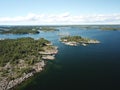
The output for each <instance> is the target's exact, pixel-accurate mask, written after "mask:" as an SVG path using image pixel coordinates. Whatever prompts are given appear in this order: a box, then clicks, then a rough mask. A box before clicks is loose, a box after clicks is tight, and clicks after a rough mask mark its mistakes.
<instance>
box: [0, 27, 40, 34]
mask: <svg viewBox="0 0 120 90" xmlns="http://www.w3.org/2000/svg"><path fill="white" fill-rule="evenodd" d="M0 33H1V34H38V33H39V31H38V30H35V29H26V28H24V29H21V28H13V29H10V30H6V31H5V30H2V31H1V32H0Z"/></svg>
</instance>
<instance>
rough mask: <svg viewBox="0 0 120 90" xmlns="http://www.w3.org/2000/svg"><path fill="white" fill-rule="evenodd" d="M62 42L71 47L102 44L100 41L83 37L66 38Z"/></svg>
mask: <svg viewBox="0 0 120 90" xmlns="http://www.w3.org/2000/svg"><path fill="white" fill-rule="evenodd" d="M60 41H61V42H63V43H65V44H66V45H70V46H77V45H78V44H81V45H83V46H86V45H87V44H93V43H94V44H95V43H100V42H99V41H98V40H93V39H89V38H83V37H81V36H65V37H62V38H61V39H60Z"/></svg>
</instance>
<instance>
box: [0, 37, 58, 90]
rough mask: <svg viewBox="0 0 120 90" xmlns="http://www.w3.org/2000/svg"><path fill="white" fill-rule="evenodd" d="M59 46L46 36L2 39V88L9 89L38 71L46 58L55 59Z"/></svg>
mask: <svg viewBox="0 0 120 90" xmlns="http://www.w3.org/2000/svg"><path fill="white" fill-rule="evenodd" d="M57 52H58V48H57V47H56V46H53V45H52V43H51V42H50V41H48V40H46V39H44V38H40V39H37V40H35V39H33V38H30V37H26V38H18V39H4V40H0V90H9V89H11V88H13V87H14V86H16V85H18V84H20V83H22V82H23V81H25V80H26V79H27V78H29V77H31V76H33V75H34V74H35V73H37V72H41V71H42V70H43V68H44V66H45V64H46V63H45V62H46V60H53V59H55V54H57Z"/></svg>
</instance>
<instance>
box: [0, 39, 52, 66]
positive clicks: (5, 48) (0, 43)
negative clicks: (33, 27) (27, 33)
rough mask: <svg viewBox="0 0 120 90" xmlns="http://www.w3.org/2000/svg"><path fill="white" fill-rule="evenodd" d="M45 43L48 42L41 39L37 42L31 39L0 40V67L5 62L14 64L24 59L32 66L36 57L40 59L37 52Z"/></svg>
mask: <svg viewBox="0 0 120 90" xmlns="http://www.w3.org/2000/svg"><path fill="white" fill-rule="evenodd" d="M47 43H50V42H49V41H47V40H45V39H43V38H40V39H38V40H34V39H33V38H19V39H5V40H0V66H4V65H5V64H6V63H7V62H10V63H14V64H16V63H17V62H18V60H19V59H25V60H26V61H28V63H30V62H31V64H32V63H33V61H36V60H37V58H38V57H41V55H39V54H38V51H41V50H42V47H44V46H45V45H46V44H47ZM30 60H32V61H30Z"/></svg>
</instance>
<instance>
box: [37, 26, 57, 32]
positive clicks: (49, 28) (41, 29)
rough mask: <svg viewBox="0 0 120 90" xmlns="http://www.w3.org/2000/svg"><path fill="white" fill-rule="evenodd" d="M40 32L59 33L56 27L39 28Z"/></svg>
mask: <svg viewBox="0 0 120 90" xmlns="http://www.w3.org/2000/svg"><path fill="white" fill-rule="evenodd" d="M39 29H40V31H44V32H53V31H59V29H57V28H56V27H50V26H41V27H40V28H39Z"/></svg>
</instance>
